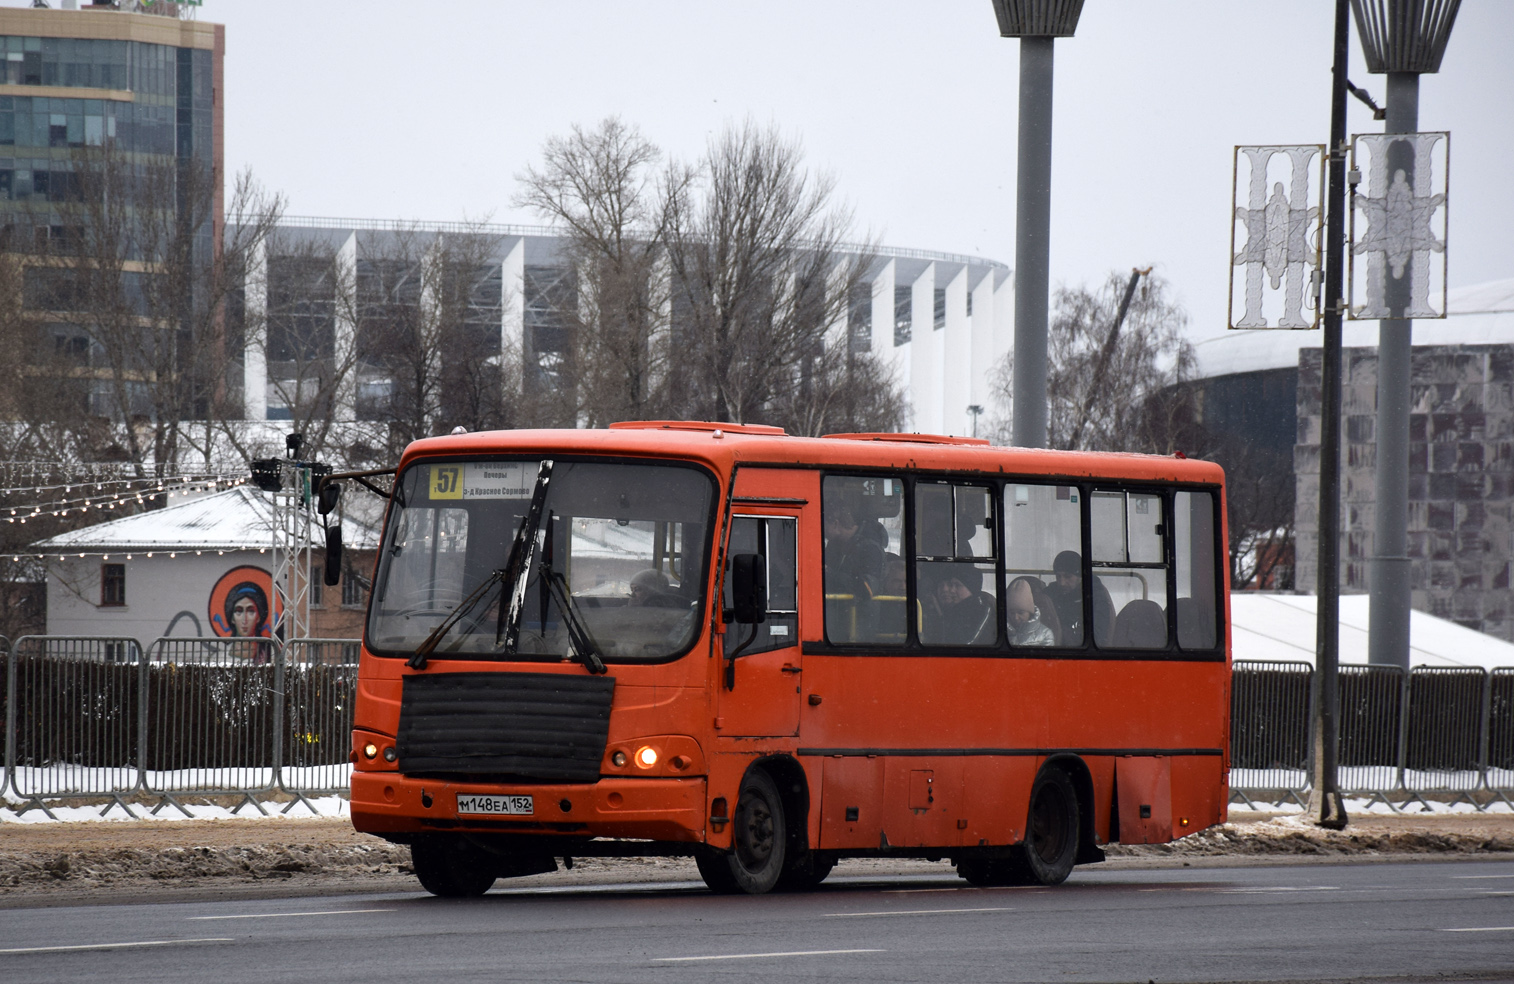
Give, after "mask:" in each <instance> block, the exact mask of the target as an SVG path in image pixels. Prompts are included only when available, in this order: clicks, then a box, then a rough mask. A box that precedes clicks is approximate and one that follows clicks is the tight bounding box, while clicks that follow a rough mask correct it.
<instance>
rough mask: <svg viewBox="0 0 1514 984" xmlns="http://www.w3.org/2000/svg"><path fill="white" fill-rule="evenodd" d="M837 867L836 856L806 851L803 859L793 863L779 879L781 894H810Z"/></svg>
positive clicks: (822, 852) (828, 853)
mask: <svg viewBox="0 0 1514 984" xmlns="http://www.w3.org/2000/svg"><path fill="white" fill-rule="evenodd" d="M834 867H836V856H835V855H834V854H831V853H830V852H829V851H806V852H805V854H804V856H803V857H802V858H798V859H795V860H794V861H792V862H791V863H790V864H789V866H788V867H787V868H785V869H784V871H783V874H782V875H780V876H779V878H778V891H780V892H808V891H809V890H810V889H812V888H814V887H816V886H817V885H819V884H820V883H821V882H823V881H825V879H826V876H827V875H829V874H830V873H831V869H832V868H834Z"/></svg>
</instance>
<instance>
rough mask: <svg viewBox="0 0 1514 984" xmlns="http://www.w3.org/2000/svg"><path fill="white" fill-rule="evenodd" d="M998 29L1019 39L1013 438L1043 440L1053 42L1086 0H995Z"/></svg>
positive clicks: (1032, 444) (1068, 33) (1027, 442)
mask: <svg viewBox="0 0 1514 984" xmlns="http://www.w3.org/2000/svg"><path fill="white" fill-rule="evenodd" d="M993 5H994V14H995V16H997V17H998V19H999V34H1000V36H1001V37H1006V38H1019V39H1020V119H1019V123H1020V134H1019V155H1018V158H1017V161H1018V163H1017V167H1016V174H1015V184H1016V187H1015V356H1014V360H1015V361H1014V374H1013V380H1012V385H1013V404H1014V423H1013V440H1014V443H1015V444H1016V445H1017V446H1019V447H1027V448H1044V447H1045V446H1046V414H1047V409H1046V374H1047V370H1046V328H1047V308H1048V298H1049V293H1048V288H1049V284H1050V269H1049V267H1050V252H1051V249H1050V247H1051V93H1052V45H1053V44H1054V42H1055V39H1057V38H1068V37H1072V34H1073V31H1075V30H1076V29H1077V26H1078V16H1079V15H1080V14H1081V13H1082V12H1083V0H993Z"/></svg>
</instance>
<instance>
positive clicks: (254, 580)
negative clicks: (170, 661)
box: [206, 567, 284, 639]
mask: <svg viewBox="0 0 1514 984" xmlns="http://www.w3.org/2000/svg"><path fill="white" fill-rule="evenodd" d="M276 604H277V599H276V598H275V597H274V592H273V576H272V575H271V574H269V573H268V572H267V571H265V570H263V568H261V567H233V568H232V569H231V570H229V571H227V572H226V573H225V574H223V575H221V579H220V580H218V581H217V582H216V584H215V587H213V588H211V589H210V602H209V606H208V611H207V613H206V614H207V615H208V616H209V618H210V626H211V628H212V629H213V630H214V631H215V634H216V635H218V636H220V637H221V638H223V639H268V638H272V636H273V634H274V629H275V627H276V626H277V624H278V622H279V621H280V619H281V618H282V616H283V614H284V613H283V610H282V608H281V607H280V608H275V607H274V605H276Z"/></svg>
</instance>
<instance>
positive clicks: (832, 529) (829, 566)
mask: <svg viewBox="0 0 1514 984" xmlns="http://www.w3.org/2000/svg"><path fill="white" fill-rule="evenodd" d="M859 530H860V524H859V523H858V522H857V519H856V513H855V511H854V510H853V509H852V507H851V506H850V505H849V504H847V503H845V502H835V503H832V504H830V505H828V506H827V507H826V509H825V591H826V594H838V593H840V594H851V595H854V596H856V597H857V598H859V599H860V598H864V597H870V596H872V595H875V594H877V593H878V587H879V585H880V584H881V583H882V580H883V548H882V547H880V546H878V543H877V541H876V540H874V539H873V538H872V537H868V536H861V535H859Z"/></svg>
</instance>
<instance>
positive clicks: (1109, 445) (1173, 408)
mask: <svg viewBox="0 0 1514 984" xmlns="http://www.w3.org/2000/svg"><path fill="white" fill-rule="evenodd" d="M1128 276H1129V275H1126V274H1120V273H1111V274H1110V275H1109V278H1108V279H1107V280H1106V281H1105V282H1104V284H1103V286H1102V287H1100V288H1099V289H1097V290H1089V289H1088V288H1086V287H1077V288H1066V287H1064V288H1061V289H1060V290H1058V291H1057V292H1056V295H1055V298H1054V314H1053V317H1052V320H1051V324H1050V326H1049V333H1048V339H1047V354H1048V357H1049V358H1048V362H1049V364H1050V367H1051V369H1050V373H1049V375H1048V377H1047V380H1046V394H1047V402H1048V403H1049V406H1048V416H1047V446H1049V447H1053V448H1062V449H1066V450H1082V451H1148V452H1156V453H1170V452H1171V451H1173V450H1176V449H1175V448H1173V447H1170V446H1167V445H1168V444H1170V442H1171V440H1172V439H1173V437H1174V435H1176V434H1179V433H1181V426H1180V425H1181V424H1182V415H1183V413H1185V412H1186V410H1185V407H1184V405H1183V404H1182V403H1181V402H1179V403H1173V402H1171V401H1168V400H1166V399H1164V398H1163V394H1166V393H1168V392H1171V391H1173V389H1174V387H1178V386H1180V385H1181V384H1183V383H1184V382H1186V381H1187V380H1188V379H1189V378H1191V376H1192V375H1193V367H1194V355H1193V346H1192V345H1190V344H1189V343H1188V341H1187V340H1186V339H1185V338H1184V337H1183V328H1184V326H1185V325H1186V324H1187V321H1188V316H1187V314H1186V313H1184V311H1183V310H1182V308H1181V307H1179V306H1178V305H1177V304H1175V303H1173V302H1172V301H1170V300H1168V297H1167V294H1168V288H1167V283H1166V281H1165V280H1163V279H1162V278H1160V277H1154V276H1151V275H1149V274H1147V275H1146V276H1145V277H1144V282H1143V283H1141V284H1140V285H1139V290H1138V291H1136V292H1135V293H1134V294H1132V295H1131V296H1130V300H1129V306H1128V310H1126V311H1125V312H1124V318H1123V319H1120V317H1119V316H1120V313H1121V302H1122V300H1124V298H1125V297H1126V295H1127V288H1128V286H1129V285H1130V281H1129V280H1128V279H1127V277H1128ZM1117 329H1118V330H1117ZM1013 360H1014V353H1012V352H1011V353H1010V354H1009V355H1006V356H1005V357H1004V359H1003V360H1002V361H1001V362H1000V363H999V365H998V366H996V367H995V369H994V373H993V389H994V395H995V398H996V403H997V404H998V409H999V411H1000V414H999V417H998V419H997V425H998V426H997V429H998V431H999V434H1000V437H1001V438H1002V439H1005V440H1006V443H1007V437H1008V433H1009V425H1010V421H1009V413H1008V410H1009V407H1010V406H1011V405H1012V400H1011V392H1010V388H1011V383H1012V379H1013V374H1012V370H1013V364H1014V363H1013Z"/></svg>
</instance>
